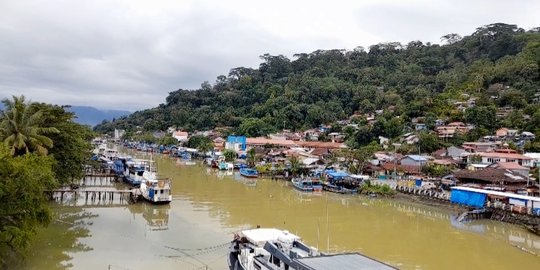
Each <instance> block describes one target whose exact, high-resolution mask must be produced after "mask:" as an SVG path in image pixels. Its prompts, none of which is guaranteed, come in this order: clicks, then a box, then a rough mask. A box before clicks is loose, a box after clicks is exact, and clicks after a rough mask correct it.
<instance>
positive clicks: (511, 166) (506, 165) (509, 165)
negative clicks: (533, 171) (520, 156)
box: [488, 162, 530, 178]
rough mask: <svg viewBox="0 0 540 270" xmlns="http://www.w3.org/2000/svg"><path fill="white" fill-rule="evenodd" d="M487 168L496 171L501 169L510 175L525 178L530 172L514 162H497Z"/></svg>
mask: <svg viewBox="0 0 540 270" xmlns="http://www.w3.org/2000/svg"><path fill="white" fill-rule="evenodd" d="M488 168H496V169H503V170H507V171H511V172H512V173H515V174H519V175H522V176H524V177H526V178H527V177H529V171H530V169H529V168H527V167H523V166H521V165H519V164H517V163H514V162H497V163H494V164H491V165H489V166H488Z"/></svg>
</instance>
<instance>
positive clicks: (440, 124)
mask: <svg viewBox="0 0 540 270" xmlns="http://www.w3.org/2000/svg"><path fill="white" fill-rule="evenodd" d="M444 124H446V121H444V120H442V119H437V120H435V126H437V127H439V126H444Z"/></svg>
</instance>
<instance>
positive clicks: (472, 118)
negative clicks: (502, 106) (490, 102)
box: [465, 106, 497, 130]
mask: <svg viewBox="0 0 540 270" xmlns="http://www.w3.org/2000/svg"><path fill="white" fill-rule="evenodd" d="M496 113H497V108H495V107H493V106H490V107H487V106H475V107H472V108H469V109H467V110H466V111H465V120H466V121H467V122H468V123H471V124H474V125H475V126H476V127H477V128H485V129H488V130H493V129H494V128H495V127H496V124H497V116H496Z"/></svg>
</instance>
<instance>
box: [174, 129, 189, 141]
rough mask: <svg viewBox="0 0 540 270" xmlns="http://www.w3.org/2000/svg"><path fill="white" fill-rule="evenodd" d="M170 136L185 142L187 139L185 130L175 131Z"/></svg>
mask: <svg viewBox="0 0 540 270" xmlns="http://www.w3.org/2000/svg"><path fill="white" fill-rule="evenodd" d="M172 137H173V138H175V139H176V140H177V141H178V142H187V141H188V133H187V132H185V131H178V130H177V131H175V132H173V134H172Z"/></svg>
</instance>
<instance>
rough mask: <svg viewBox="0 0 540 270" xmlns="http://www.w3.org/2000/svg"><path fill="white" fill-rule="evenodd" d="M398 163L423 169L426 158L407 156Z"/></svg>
mask: <svg viewBox="0 0 540 270" xmlns="http://www.w3.org/2000/svg"><path fill="white" fill-rule="evenodd" d="M399 163H400V164H401V165H404V166H416V167H423V166H424V165H426V164H427V158H425V157H423V156H419V155H407V156H405V157H403V158H402V159H401V160H400V161H399Z"/></svg>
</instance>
